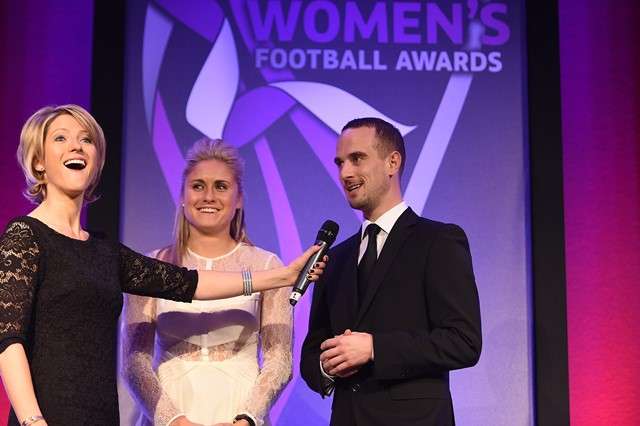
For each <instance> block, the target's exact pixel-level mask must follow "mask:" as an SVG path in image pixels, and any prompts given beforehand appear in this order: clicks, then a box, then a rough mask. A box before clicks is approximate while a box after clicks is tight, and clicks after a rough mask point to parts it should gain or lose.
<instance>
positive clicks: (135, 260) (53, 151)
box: [0, 105, 324, 426]
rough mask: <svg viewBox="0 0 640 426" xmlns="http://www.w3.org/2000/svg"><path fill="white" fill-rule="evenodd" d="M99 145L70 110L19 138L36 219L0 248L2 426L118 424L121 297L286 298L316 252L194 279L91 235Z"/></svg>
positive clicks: (92, 130)
mask: <svg viewBox="0 0 640 426" xmlns="http://www.w3.org/2000/svg"><path fill="white" fill-rule="evenodd" d="M105 145H106V144H105V139H104V135H103V132H102V129H101V128H100V126H99V125H98V123H96V121H95V119H94V118H93V117H92V116H91V115H90V114H89V113H88V112H87V111H85V110H84V109H83V108H81V107H79V106H77V105H63V106H57V107H45V108H42V109H40V110H39V111H37V112H36V113H35V114H33V115H32V116H31V117H30V118H29V119H28V120H27V122H26V123H25V125H24V127H23V129H22V133H21V135H20V145H19V147H18V161H19V163H20V165H21V167H22V169H23V171H24V174H25V178H26V180H27V184H28V188H27V191H26V195H27V196H28V197H29V198H30V199H31V200H33V201H34V202H35V203H36V204H37V207H36V208H35V209H34V210H33V211H32V212H30V213H29V214H28V215H27V216H20V217H17V218H15V219H13V220H11V221H10V222H9V224H8V225H7V228H6V230H5V232H4V234H3V235H2V236H1V237H0V306H1V307H2V308H1V309H0V375H1V376H2V380H3V383H4V388H5V390H6V392H7V395H8V397H9V400H10V401H11V406H12V411H11V413H10V416H9V424H10V425H22V426H29V425H37V426H43V425H47V424H51V425H63V424H92V425H109V426H113V425H117V424H118V423H119V419H118V399H117V391H116V374H115V369H116V335H117V321H118V316H119V314H120V311H121V308H122V293H123V292H126V293H131V294H137V295H143V296H154V297H162V298H166V299H171V300H177V301H181V302H190V301H191V300H192V299H221V298H225V297H233V296H238V295H241V294H243V293H244V294H252V293H253V291H264V290H270V289H274V288H280V287H285V286H288V285H291V283H292V282H293V281H294V280H295V279H296V277H297V275H298V273H299V272H300V270H301V269H302V267H303V266H304V263H305V261H306V259H307V258H308V257H309V256H310V255H311V254H312V253H313V252H315V251H316V249H315V248H310V249H309V250H307V251H306V252H305V253H304V254H303V255H302V256H300V257H299V258H298V259H296V260H295V261H294V262H292V263H291V264H290V265H289V266H287V267H281V268H275V269H270V270H268V271H257V272H255V273H253V274H251V272H249V271H242V273H239V272H234V273H225V272H218V271H193V270H188V269H187V268H184V267H178V266H175V265H173V264H170V263H166V262H162V261H159V260H156V259H151V258H148V257H145V256H142V255H140V254H138V253H135V252H134V251H132V250H130V249H128V248H127V247H125V246H124V245H122V244H120V243H118V242H114V241H108V240H105V239H101V238H99V237H98V236H96V235H94V234H90V233H89V232H87V231H86V230H84V229H83V228H82V226H81V223H80V216H81V210H82V208H83V206H84V204H85V203H86V202H87V201H89V200H91V199H93V191H94V189H95V188H96V186H97V184H98V181H99V179H100V172H101V170H102V167H103V165H104V158H105ZM323 268H324V262H320V263H319V264H318V268H317V270H316V271H314V273H312V276H313V278H314V279H317V277H318V275H319V273H321V272H322V269H323Z"/></svg>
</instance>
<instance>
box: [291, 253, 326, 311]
mask: <svg viewBox="0 0 640 426" xmlns="http://www.w3.org/2000/svg"><path fill="white" fill-rule="evenodd" d="M316 244H319V245H320V250H318V251H317V252H315V253H314V254H313V255H312V256H311V257H310V258H309V259H308V260H307V263H305V265H304V268H302V270H301V271H300V274H299V275H298V279H297V280H296V283H295V285H294V286H293V290H292V291H291V296H289V303H291V305H292V306H295V304H296V303H298V300H300V297H301V296H302V295H303V294H304V292H305V291H307V287H309V284H311V281H310V280H308V279H307V275H309V271H310V270H311V269H313V265H315V264H316V263H317V262H318V261H319V260H320V259H322V258H323V257H324V255H325V253H326V252H327V249H328V248H329V247H328V245H327V243H326V242H325V241H316Z"/></svg>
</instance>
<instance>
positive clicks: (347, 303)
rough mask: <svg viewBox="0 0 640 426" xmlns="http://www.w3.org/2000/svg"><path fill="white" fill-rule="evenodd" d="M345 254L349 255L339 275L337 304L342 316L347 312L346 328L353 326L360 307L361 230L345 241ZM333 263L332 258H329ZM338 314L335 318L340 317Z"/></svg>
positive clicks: (338, 311)
mask: <svg viewBox="0 0 640 426" xmlns="http://www.w3.org/2000/svg"><path fill="white" fill-rule="evenodd" d="M345 245H346V247H345V254H346V256H347V258H346V260H345V263H344V264H343V265H342V268H341V270H340V272H339V273H340V275H339V277H338V286H337V291H336V292H337V294H338V297H337V298H336V299H335V300H336V302H337V303H336V304H338V305H339V306H340V307H339V308H338V309H337V310H336V312H337V313H339V314H340V316H342V315H343V314H344V313H346V317H345V318H344V320H345V321H346V322H345V324H344V327H345V328H349V327H353V324H354V322H355V314H356V311H357V309H358V285H357V283H358V250H359V248H360V231H358V233H357V234H355V235H353V236H352V237H351V238H349V240H347V241H346V242H345ZM329 263H331V259H329ZM340 316H336V317H334V318H339V317H340Z"/></svg>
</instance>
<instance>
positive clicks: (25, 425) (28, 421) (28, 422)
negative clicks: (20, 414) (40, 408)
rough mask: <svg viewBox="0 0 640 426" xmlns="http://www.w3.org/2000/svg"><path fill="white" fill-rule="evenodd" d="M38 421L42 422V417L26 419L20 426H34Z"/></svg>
mask: <svg viewBox="0 0 640 426" xmlns="http://www.w3.org/2000/svg"><path fill="white" fill-rule="evenodd" d="M40 420H44V417H42V416H30V417H27V418H26V419H24V420H23V421H22V423H20V426H30V425H32V424H34V423H35V422H39V421H40Z"/></svg>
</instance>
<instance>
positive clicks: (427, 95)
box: [120, 0, 532, 426]
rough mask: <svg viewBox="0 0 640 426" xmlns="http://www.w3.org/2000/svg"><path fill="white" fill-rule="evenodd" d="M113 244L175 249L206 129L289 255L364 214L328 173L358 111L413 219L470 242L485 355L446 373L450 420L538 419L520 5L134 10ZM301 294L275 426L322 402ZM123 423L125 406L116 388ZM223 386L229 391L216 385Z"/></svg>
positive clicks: (252, 209) (254, 223) (244, 4)
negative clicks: (309, 367) (330, 227)
mask: <svg viewBox="0 0 640 426" xmlns="http://www.w3.org/2000/svg"><path fill="white" fill-rule="evenodd" d="M127 9H128V10H127V35H126V40H127V53H126V87H125V91H126V93H125V99H126V110H125V115H126V117H125V122H126V128H125V130H124V138H125V147H124V164H123V166H124V167H123V170H124V171H123V173H124V175H123V183H122V185H123V186H122V197H123V198H122V202H123V203H122V206H123V207H122V219H123V221H122V229H121V234H122V235H121V237H122V239H123V241H124V242H125V243H126V244H127V245H129V246H131V247H132V248H134V249H136V250H138V251H141V252H149V251H151V250H152V249H155V248H159V247H162V246H165V245H167V244H169V243H170V242H171V239H172V237H171V234H172V227H173V218H174V213H175V209H176V206H177V205H179V203H180V180H181V172H182V169H183V167H184V157H185V153H186V151H187V149H188V148H189V146H190V145H191V144H193V142H195V141H196V140H198V139H199V138H201V137H203V136H207V137H210V138H220V137H222V138H223V139H224V140H226V141H227V142H229V143H231V144H233V145H235V146H237V147H238V148H239V150H240V153H241V155H242V157H243V158H244V160H245V162H246V175H245V183H244V184H245V194H244V206H245V209H246V218H247V222H248V231H249V236H250V238H251V240H252V241H253V242H254V243H255V244H256V245H258V246H260V247H263V248H265V249H267V250H270V251H273V252H275V253H277V254H278V255H279V256H280V257H281V258H282V259H283V261H285V262H287V261H289V260H291V259H292V258H293V257H294V256H296V255H297V254H299V253H300V252H301V251H302V249H303V248H304V247H306V246H308V245H309V244H311V243H312V242H313V240H314V238H315V235H316V232H317V230H318V228H319V226H320V225H321V224H322V223H323V221H325V220H326V219H333V220H334V221H336V222H338V223H339V224H340V227H341V232H340V236H339V239H338V240H339V241H341V240H343V239H345V238H347V237H349V236H350V235H352V234H353V233H355V232H357V231H358V229H359V226H360V222H361V219H362V218H361V216H360V215H359V214H357V212H354V211H353V210H352V209H351V208H350V207H349V206H348V204H347V202H346V201H345V198H344V195H343V191H342V189H341V186H340V182H339V181H338V178H337V175H338V173H337V170H336V166H335V165H334V163H333V158H334V155H335V144H336V139H337V135H338V134H339V133H340V130H341V128H342V126H343V125H344V124H345V123H347V121H349V120H350V119H352V118H356V117H364V116H378V117H382V118H384V119H386V120H388V121H390V122H391V123H393V124H395V126H397V128H398V129H399V130H400V132H401V133H402V134H403V135H404V138H405V142H406V153H407V155H406V157H407V158H406V168H405V171H404V175H403V179H402V186H403V191H404V197H405V200H406V201H407V203H408V204H409V205H410V206H411V207H412V208H413V209H414V210H415V211H416V212H417V213H418V214H422V215H423V216H426V217H429V218H432V219H436V220H441V221H446V222H452V223H457V224H459V225H461V226H462V227H463V228H464V229H465V231H466V232H467V234H468V237H469V240H470V244H471V252H472V256H473V264H474V269H475V273H476V279H477V283H478V288H479V292H480V302H481V310H482V327H483V350H482V356H481V359H480V362H479V363H478V365H477V366H476V367H474V368H470V369H466V370H463V371H458V372H453V373H452V374H451V388H452V394H453V400H454V407H455V412H456V419H457V422H458V423H459V424H461V425H509V426H512V425H525V424H530V423H531V421H532V360H531V355H530V354H531V353H532V333H531V330H532V327H531V307H530V304H531V303H530V302H531V295H530V281H531V280H530V268H529V261H530V260H529V224H528V215H529V204H528V201H527V200H528V186H527V185H528V184H527V182H528V158H527V154H526V153H527V141H526V138H525V135H526V133H527V132H526V122H525V117H526V107H525V105H526V97H525V96H526V93H525V87H526V84H525V77H524V72H523V70H524V67H523V64H524V52H523V46H524V45H525V44H524V40H523V37H524V34H523V28H522V27H523V26H522V22H523V5H522V2H521V1H518V0H513V1H506V0H502V1H500V0H498V1H490V0H489V1H486V0H482V1H480V0H460V1H457V0H453V1H403V2H393V1H386V2H385V1H366V2H364V1H330V0H311V1H276V0H274V1H255V0H230V1H215V0H192V1H187V2H185V1H181V0H156V1H153V0H145V1H130V2H129V5H128V8H127ZM309 302H310V294H308V295H306V296H305V297H304V299H303V300H302V301H301V302H300V303H299V304H298V306H297V307H296V309H295V330H294V336H295V343H294V375H293V378H292V380H291V382H290V383H289V385H288V386H287V387H286V389H284V391H283V392H282V393H281V395H280V397H279V399H278V401H277V403H276V404H275V405H274V406H273V408H272V410H271V421H272V424H274V425H295V424H301V423H300V421H301V419H304V424H305V425H309V426H314V425H326V424H327V423H328V418H329V415H330V409H331V400H330V398H328V399H324V400H323V399H321V398H320V396H319V395H317V394H314V393H313V392H311V391H310V390H309V389H307V387H306V385H305V383H304V381H303V380H302V379H301V378H300V376H299V372H298V362H299V355H300V348H301V343H302V340H303V339H304V336H305V334H306V330H307V318H308V314H309V306H310V303H309ZM120 391H121V404H122V408H121V411H122V423H123V424H132V422H133V420H132V419H133V417H135V415H136V414H135V409H134V408H133V402H132V400H131V398H130V397H129V396H128V394H127V392H126V390H125V388H124V386H122V385H121V386H120ZM221 391H224V390H221Z"/></svg>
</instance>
